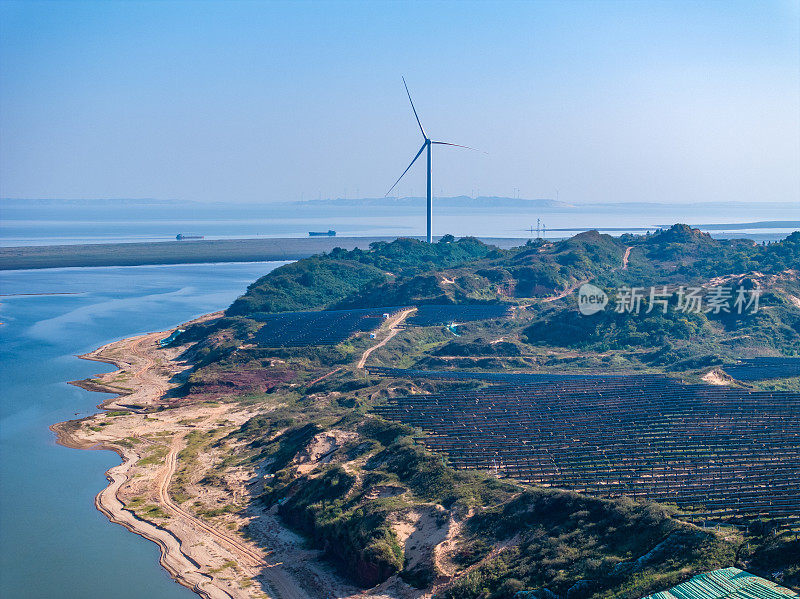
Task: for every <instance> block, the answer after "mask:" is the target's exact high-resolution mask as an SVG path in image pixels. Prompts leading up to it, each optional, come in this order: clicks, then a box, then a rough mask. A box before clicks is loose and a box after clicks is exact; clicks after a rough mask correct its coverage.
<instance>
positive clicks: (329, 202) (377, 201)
mask: <svg viewBox="0 0 800 599" xmlns="http://www.w3.org/2000/svg"><path fill="white" fill-rule="evenodd" d="M426 201H427V199H426V198H424V197H416V196H414V197H403V198H395V197H388V198H335V199H325V200H309V201H306V202H295V205H297V206H364V207H398V206H420V205H423V204H424V203H425V202H426ZM434 201H435V202H436V206H437V207H438V208H470V209H481V208H504V209H520V210H532V209H535V210H542V209H570V208H574V207H575V206H574V205H572V204H567V203H565V202H558V201H556V200H551V199H545V198H542V199H534V200H528V199H523V198H507V197H503V196H478V197H475V198H472V197H469V196H454V197H441V198H440V197H437V198H434Z"/></svg>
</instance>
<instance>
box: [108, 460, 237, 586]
mask: <svg viewBox="0 0 800 599" xmlns="http://www.w3.org/2000/svg"><path fill="white" fill-rule="evenodd" d="M122 458H123V462H122V464H120V465H119V466H114V467H113V468H110V469H109V470H108V472H106V477H107V478H108V480H109V481H110V484H109V485H108V486H107V487H106V488H105V489H103V490H102V491H100V493H98V495H97V497H95V502H94V503H95V506H96V507H97V509H98V510H99V511H100V512H102V513H103V514H105V516H106V517H107V518H108V519H109V520H110V521H111V522H114V523H116V524H121V525H122V526H124V527H125V528H127V529H128V530H129V531H131V532H134V533H136V534H138V535H141V536H143V537H144V538H145V539H148V540H150V541H152V542H153V543H155V544H156V545H158V546H159V548H160V549H161V557H160V558H159V563H160V564H161V566H162V567H163V568H164V569H165V570H167V572H169V573H170V574H171V575H172V576H173V578H175V580H177V581H178V582H179V583H180V584H182V585H183V586H185V587H188V588H190V589H191V590H193V591H194V592H195V593H197V594H198V595H200V596H201V597H205V598H207V599H231V597H232V595H230V594H229V593H228V592H227V591H225V590H223V589H221V588H219V587H217V586H216V585H214V582H213V579H212V578H211V577H210V576H208V575H206V574H203V573H202V572H200V569H199V564H197V563H196V562H195V561H194V560H192V559H191V558H189V557H188V556H187V555H186V554H185V553H184V552H183V550H182V548H181V541H180V540H179V539H178V538H177V537H176V536H175V535H173V534H172V533H171V532H169V531H168V530H166V529H164V528H160V527H158V526H156V525H154V524H151V523H150V522H146V521H144V520H140V519H139V518H137V517H136V516H135V515H134V514H133V513H131V512H129V511H128V510H126V509H125V505H124V504H123V503H122V501H121V500H120V498H119V490H120V487H122V485H124V484H125V483H126V482H128V477H129V474H128V473H129V471H130V469H131V467H132V466H133V464H135V463H136V460H137V458H138V456H136V455H135V454H122Z"/></svg>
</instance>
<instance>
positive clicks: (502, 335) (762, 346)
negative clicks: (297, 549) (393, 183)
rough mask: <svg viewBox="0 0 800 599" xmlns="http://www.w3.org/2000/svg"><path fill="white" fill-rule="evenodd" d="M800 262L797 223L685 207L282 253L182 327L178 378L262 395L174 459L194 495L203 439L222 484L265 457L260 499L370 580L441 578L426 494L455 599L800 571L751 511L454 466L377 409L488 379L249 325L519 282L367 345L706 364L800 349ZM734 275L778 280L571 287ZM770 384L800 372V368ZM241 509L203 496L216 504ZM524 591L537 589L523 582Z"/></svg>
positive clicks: (497, 364) (450, 597) (685, 371)
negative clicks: (563, 236) (469, 317)
mask: <svg viewBox="0 0 800 599" xmlns="http://www.w3.org/2000/svg"><path fill="white" fill-rule="evenodd" d="M627 248H631V251H630V257H629V261H628V265H627V268H623V256H624V255H625V253H626V249H627ZM797 264H800V233H795V234H793V235H792V236H790V237H789V238H787V239H786V240H785V241H783V242H781V243H775V244H771V245H766V246H760V245H756V244H753V243H751V242H747V241H735V240H734V241H717V240H714V239H712V238H710V237H709V236H707V235H705V234H702V233H700V232H699V231H696V230H692V229H690V228H689V227H686V226H684V225H676V226H674V227H671V228H670V229H667V230H665V231H659V232H656V233H655V234H653V235H648V236H630V235H628V236H623V237H622V238H613V237H610V236H607V235H600V234H598V233H597V232H588V233H583V234H580V235H577V236H575V237H573V238H572V239H568V240H565V241H562V242H558V243H545V242H531V243H529V244H527V245H525V246H522V247H520V248H515V249H512V250H499V249H497V248H493V247H491V246H487V245H484V244H482V243H481V242H479V241H477V240H475V239H469V238H466V239H461V240H458V241H456V240H454V239H452V238H445V239H443V240H442V242H440V243H437V244H432V245H429V244H425V243H422V242H419V241H415V240H411V239H400V240H397V241H394V242H391V243H384V242H381V243H377V244H373V246H371V249H370V250H368V251H362V250H353V251H347V250H342V249H334V250H332V251H331V252H330V253H328V254H323V255H320V256H316V257H313V258H309V259H305V260H301V261H299V262H296V263H294V264H290V265H287V266H284V267H281V268H279V269H276V270H275V271H273V272H271V273H270V274H268V275H266V276H265V277H262V278H261V279H259V280H258V281H256V282H255V283H254V284H253V285H251V286H250V287H249V288H248V291H247V293H246V294H245V295H243V296H242V297H241V298H239V299H237V300H236V302H234V304H233V305H232V306H231V307H230V308H229V310H228V311H227V312H226V315H225V317H223V318H220V319H217V320H214V321H209V322H206V323H203V324H199V325H193V326H191V327H187V331H186V332H185V333H184V334H183V335H182V336H181V339H180V340H179V341H180V342H182V343H186V342H190V341H191V342H194V345H193V346H192V350H191V352H193V354H194V360H195V364H196V368H195V369H194V371H193V372H192V373H191V376H190V377H189V378H188V381H187V382H186V384H185V385H184V386H183V387H182V388H181V389H180V392H179V394H181V395H183V396H184V397H185V398H186V399H187V400H191V401H197V402H206V403H209V402H218V401H236V402H238V403H239V404H241V405H246V406H248V407H249V408H252V409H254V410H260V411H261V413H260V414H257V415H254V416H253V417H252V418H250V419H249V420H248V421H247V422H246V423H245V424H244V425H242V426H241V427H238V428H235V429H233V428H232V427H228V428H227V429H225V430H224V431H218V432H216V433H214V434H211V435H202V434H201V433H199V432H198V433H194V432H192V433H190V434H189V435H187V441H188V445H187V447H186V449H185V450H184V451H183V452H182V453H181V455H180V463H181V464H182V465H185V468H186V469H185V470H180V471H179V472H178V473H177V475H176V478H175V484H174V486H173V489H172V493H173V495H174V496H175V497H176V499H179V500H180V499H182V500H185V499H187V497H186V496H185V495H184V494H183V491H184V489H185V486H186V484H188V482H189V481H188V473H189V471H190V470H189V467H190V466H191V465H192V464H193V463H195V462H196V459H197V456H198V454H199V452H203V451H210V450H212V449H213V450H219V451H220V453H222V454H225V453H226V451H227V452H228V453H229V454H230V455H229V457H226V458H225V460H224V461H223V463H222V464H219V465H218V466H215V468H213V469H211V470H210V471H209V472H207V473H206V475H205V478H204V479H203V480H202V481H200V482H201V484H215V485H216V484H223V483H224V479H223V477H222V476H221V474H222V473H223V472H224V469H225V468H226V467H230V466H232V465H246V466H249V467H251V468H252V469H253V470H254V471H255V472H257V473H258V475H257V476H256V478H255V479H254V480H253V481H251V483H252V488H254V489H257V491H256V493H258V498H257V501H259V502H261V503H262V504H263V505H264V506H269V507H276V509H277V511H278V513H279V514H280V516H281V517H282V518H283V519H284V521H285V522H286V523H287V524H289V525H290V526H291V527H293V528H294V529H296V530H298V531H300V532H302V533H304V534H305V535H307V536H308V537H309V538H310V539H313V541H314V544H315V546H319V547H322V548H323V549H324V550H325V551H326V554H327V555H328V556H329V558H330V559H331V560H332V561H333V562H334V563H335V564H337V565H338V566H339V568H340V569H341V570H342V571H343V572H344V573H345V574H346V575H347V576H349V577H350V578H351V579H353V580H355V581H357V582H358V583H359V584H361V585H364V586H372V585H375V584H378V583H380V582H382V581H384V580H386V579H387V578H389V577H390V576H394V575H399V576H400V577H401V578H402V579H403V580H404V581H406V582H407V583H408V584H411V585H413V586H417V587H419V588H426V587H428V586H430V584H431V583H432V581H433V580H435V579H436V577H437V576H438V575H439V574H441V572H440V570H439V569H438V566H437V563H436V561H435V560H434V556H433V555H432V552H431V551H428V550H425V551H423V550H421V549H420V550H419V552H420V555H418V556H415V557H414V560H412V559H411V558H410V551H408V550H407V548H406V547H405V544H404V542H403V539H402V538H401V537H402V535H399V534H398V526H397V523H398V522H401V521H404V520H403V519H404V518H407V517H410V515H414V514H416V516H417V517H420V516H419V515H420V514H424V515H425V517H426V518H428V521H432V522H434V526H435V527H436V528H437V531H439V532H442V534H444V532H446V531H447V530H448V527H450V526H453V525H458V526H460V527H461V528H460V531H461V532H460V533H459V534H458V535H457V538H456V547H455V550H454V551H452V552H451V555H450V556H449V557H448V559H449V560H450V562H451V565H452V566H453V567H454V568H456V569H458V573H457V574H456V576H455V577H454V579H453V580H452V584H449V585H445V587H444V588H443V590H442V591H441V592H440V593H439V595H437V596H438V597H441V598H447V599H506V598H509V599H510V598H512V597H515V599H521V598H523V597H525V598H527V597H552V596H553V594H555V595H556V596H568V597H574V598H580V597H585V598H588V597H594V598H600V597H630V598H632V599H635V598H637V597H641V596H643V595H646V594H648V593H651V592H655V591H658V590H662V589H664V588H667V587H669V586H672V585H674V584H676V583H679V582H681V581H682V580H685V579H686V578H688V577H690V576H691V575H692V574H695V573H698V572H701V571H705V570H710V569H715V568H718V567H724V566H728V565H733V564H734V563H747V564H750V565H751V566H752V568H754V569H756V570H758V571H759V572H760V573H762V575H764V573H766V574H767V575H769V574H770V568H777V569H780V571H781V572H782V574H781V576H783V577H784V578H785V581H784V583H785V584H786V583H788V584H794V585H797V584H798V583H797V579H798V576H799V574H798V570H797V567H796V564H797V563H798V562H800V560H798V559H797V550H798V549H797V542H796V541H792V540H791V539H790V538H789V537H785V536H781V535H777V536H773V535H771V534H769V533H768V532H765V531H760V532H759V534H755V533H754V532H752V531H751V532H750V533H747V532H746V531H745V532H739V533H730V534H728V533H726V534H727V536H728V540H726V539H725V538H723V536H722V535H717V534H716V533H715V532H712V531H707V530H701V529H698V528H696V527H693V526H691V525H689V524H685V523H682V522H680V521H678V520H677V519H676V518H675V517H674V514H673V512H672V511H671V510H670V509H669V508H666V507H664V506H660V505H655V504H648V503H643V502H634V501H631V500H627V499H622V500H614V501H610V500H602V499H594V498H590V497H586V496H583V495H579V494H576V493H571V492H565V491H560V490H557V489H544V488H537V487H530V486H526V485H522V484H518V483H515V482H510V481H502V480H499V479H497V478H495V477H494V476H490V475H488V474H486V473H480V472H469V471H460V470H455V469H453V468H452V467H451V466H450V465H449V464H448V462H447V458H446V456H443V455H439V454H434V453H432V452H430V451H428V450H427V449H425V447H424V446H423V445H421V444H419V443H418V442H416V441H415V440H414V439H415V437H418V436H419V435H420V434H421V433H420V431H414V430H412V429H410V428H408V427H405V426H402V425H399V424H397V423H392V422H386V421H384V420H381V419H379V418H376V417H374V416H372V415H370V413H369V410H370V407H371V406H373V405H375V403H378V402H381V401H383V400H384V399H385V398H387V397H391V396H393V395H397V394H405V393H418V392H425V391H436V390H439V389H453V388H467V387H474V386H477V385H482V384H484V383H481V382H478V381H469V382H437V381H434V380H419V381H416V380H405V381H404V380H385V379H371V378H370V377H368V376H366V375H364V373H363V372H362V371H355V370H354V369H353V368H352V365H353V364H354V363H355V361H356V359H357V358H358V357H359V356H360V355H361V353H362V352H363V351H364V349H366V348H367V347H368V346H369V345H370V341H369V340H368V339H365V338H364V337H363V336H362V337H358V336H356V337H353V338H351V339H350V340H348V341H347V342H345V343H341V344H339V345H336V346H327V347H301V348H283V349H272V348H265V347H258V346H257V345H256V344H255V343H254V342H253V336H254V333H255V332H256V331H257V330H258V328H259V327H260V326H262V324H261V323H259V322H258V320H257V318H258V314H259V313H269V312H282V311H297V310H324V309H334V308H335V309H348V308H362V307H374V306H387V305H394V306H398V305H413V304H421V303H486V302H503V303H511V304H513V305H515V307H516V310H515V311H514V315H513V317H509V318H504V319H499V320H495V321H481V322H470V323H465V324H463V325H459V327H458V329H457V330H458V335H459V336H458V337H456V335H454V334H453V331H451V330H448V329H446V328H444V327H415V326H410V327H408V328H405V329H403V330H401V331H400V332H399V333H398V334H397V335H396V336H395V337H394V338H393V340H392V342H391V343H389V344H387V345H386V346H384V347H382V348H380V349H379V350H377V351H375V352H374V353H373V354H372V355H371V356H370V363H371V364H381V365H386V366H395V367H424V368H432V369H451V368H465V367H468V368H470V369H477V370H480V369H484V370H508V369H520V370H525V371H542V370H545V371H546V370H557V371H566V372H569V371H573V370H574V371H586V370H592V371H604V372H610V371H643V372H679V373H681V376H682V377H687V378H690V379H691V378H692V377H694V379H695V380H696V378H697V377H698V376H700V375H701V374H703V373H704V372H705V371H706V370H707V369H708V368H710V367H712V366H716V365H719V364H726V363H730V362H731V361H733V360H734V359H736V358H738V357H741V356H752V355H759V354H770V355H776V354H779V353H783V354H787V355H792V354H797V353H798V352H800V314H798V310H797V303H796V302H800V299H797V298H800V286H799V285H798V280H797V273H796V271H791V270H789V269H793V268H796V266H797ZM729 275H737V276H739V275H741V276H740V278H739V279H736V281H737V284H738V281H739V280H740V279H741V280H743V281H744V284H745V285H750V286H753V285H756V284H758V285H760V286H762V287H764V288H765V292H764V294H763V295H762V298H761V302H762V307H763V309H762V310H761V311H759V312H758V313H757V314H744V315H738V314H725V313H721V314H713V313H701V314H692V313H689V314H685V313H681V312H678V311H676V310H673V309H670V310H669V311H668V312H667V313H666V314H665V313H662V312H661V311H660V310H652V311H651V312H650V313H647V308H648V307H649V306H648V301H647V300H645V301H644V302H643V304H642V310H641V311H640V313H639V314H628V313H616V312H615V311H614V309H613V308H614V306H615V303H614V301H613V296H612V301H611V303H610V305H609V306H608V308H607V309H606V310H605V311H604V312H601V313H599V314H595V315H593V316H589V317H586V316H582V315H580V314H579V313H578V312H577V310H576V309H575V308H576V307H575V300H574V297H573V296H570V295H566V297H564V298H562V299H558V298H554V297H553V296H560V295H561V294H562V293H564V292H565V291H568V290H570V289H572V288H575V287H576V286H578V285H579V284H580V283H582V282H584V281H590V280H591V281H592V282H593V283H594V284H596V285H598V286H600V287H603V288H605V289H607V290H609V291H611V289H612V288H614V287H618V286H622V285H627V286H651V285H658V286H661V285H674V286H675V285H698V286H699V285H709V284H710V283H711V279H713V278H714V277H727V276H729ZM726 280H730V279H726ZM543 298H547V299H551V300H554V301H547V302H543V301H541V300H542V299H543ZM672 301H673V307H674V299H673V300H672ZM339 367H341V369H340V370H339V371H337V372H336V373H334V374H333V375H330V376H326V375H329V374H330V373H331V371H332V370H333V369H334V368H339ZM321 377H325V378H322V379H321V380H320V378H321ZM764 384H768V385H773V386H775V388H779V386H780V385H784V387H785V386H786V385H790V388H793V387H791V385H795V384H796V382H792V381H788V382H787V381H782V382H776V381H771V382H769V383H763V384H762V385H764ZM187 424H188V423H187ZM233 447H235V448H236V449H235V451H234V450H233V449H232V448H233ZM314 447H317V449H313V448H314ZM162 450H163V453H162ZM165 454H166V449H165V448H160V447H157V448H156V449H155V450H154V451H153V452H152V453H151V454H149V455H148V456H147V457H145V458H143V459H142V460H140V464H145V465H146V464H148V463H157V462H158V461H160V460H162V459H163V457H164V455H165ZM182 468H183V466H182ZM241 507H243V506H237V505H233V504H228V505H222V506H218V507H214V508H210V509H209V508H198V513H199V514H201V515H203V516H204V517H215V516H219V515H224V514H226V513H230V512H232V511H236V510H238V509H240V508H241ZM412 520H413V518H412ZM762 533H763V534H762ZM742 535H744V536H742ZM426 551H427V553H426ZM792 560H794V562H792ZM793 564H794V565H793ZM466 568H469V571H468V573H466V574H465V573H464V569H466ZM773 571H777V570H773ZM520 591H526V592H527V593H526V594H519V595H516V593H518V592H520Z"/></svg>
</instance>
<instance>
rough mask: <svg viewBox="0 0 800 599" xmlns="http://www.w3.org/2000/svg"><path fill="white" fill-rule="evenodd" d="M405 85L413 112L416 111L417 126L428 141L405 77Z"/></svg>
mask: <svg viewBox="0 0 800 599" xmlns="http://www.w3.org/2000/svg"><path fill="white" fill-rule="evenodd" d="M403 85H404V86H405V88H406V94H408V101H409V102H411V110H413V111H414V116H415V117H416V119H417V125H419V130H420V131H422V137H424V138H425V139H428V136H427V135H425V129H423V128H422V123H420V122H419V115H418V114H417V109H416V108H415V107H414V100H412V99H411V92H410V91H408V85H406V78H405V77H403Z"/></svg>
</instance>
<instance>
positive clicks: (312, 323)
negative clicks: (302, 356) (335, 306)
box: [253, 307, 402, 347]
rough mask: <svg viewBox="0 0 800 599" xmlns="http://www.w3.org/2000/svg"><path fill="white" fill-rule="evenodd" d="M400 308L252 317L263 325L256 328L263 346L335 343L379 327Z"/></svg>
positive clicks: (258, 339) (257, 339)
mask: <svg viewBox="0 0 800 599" xmlns="http://www.w3.org/2000/svg"><path fill="white" fill-rule="evenodd" d="M400 310H402V308H401V307H389V308H367V309H363V310H325V311H318V312H281V313H278V314H256V315H254V316H253V318H254V319H255V320H259V321H261V322H263V323H264V326H262V327H261V328H260V329H259V330H258V332H256V334H255V338H254V341H255V342H256V343H257V344H258V345H259V346H261V347H303V346H309V345H333V344H336V343H341V342H342V341H345V340H347V339H348V338H349V337H350V336H351V335H353V334H355V333H358V332H360V331H371V330H374V329H376V328H378V327H379V326H380V324H381V322H383V318H384V315H385V314H389V315H392V314H395V313H396V312H398V311H400Z"/></svg>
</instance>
